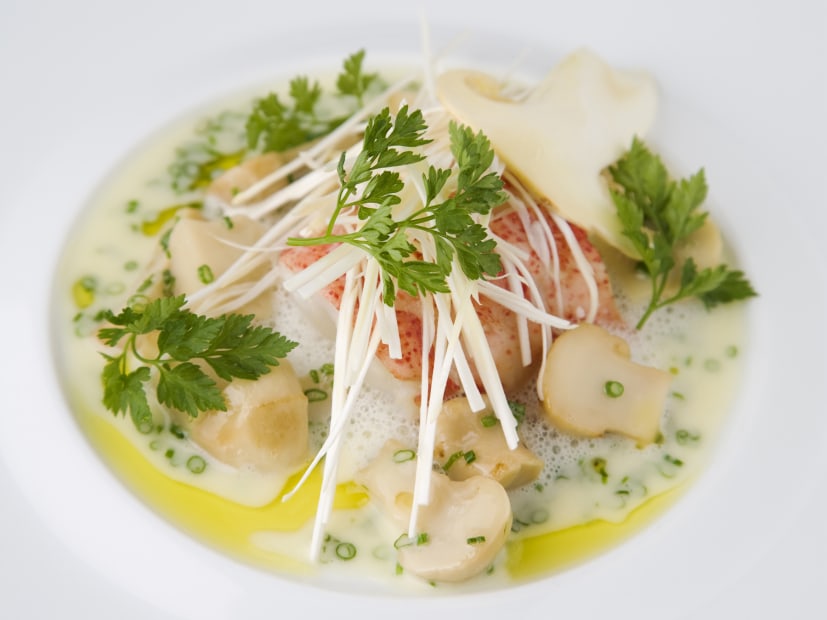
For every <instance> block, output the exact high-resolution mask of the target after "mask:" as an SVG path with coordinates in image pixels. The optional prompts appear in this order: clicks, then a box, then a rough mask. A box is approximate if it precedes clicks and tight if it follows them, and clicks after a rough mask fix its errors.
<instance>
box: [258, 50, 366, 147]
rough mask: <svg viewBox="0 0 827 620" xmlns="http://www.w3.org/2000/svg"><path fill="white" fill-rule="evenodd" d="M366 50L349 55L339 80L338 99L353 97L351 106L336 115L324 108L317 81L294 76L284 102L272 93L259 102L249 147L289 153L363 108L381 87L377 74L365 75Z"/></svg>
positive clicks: (337, 84) (337, 83) (346, 106)
mask: <svg viewBox="0 0 827 620" xmlns="http://www.w3.org/2000/svg"><path fill="white" fill-rule="evenodd" d="M364 59H365V52H364V50H360V51H358V52H356V53H355V54H352V55H350V56H348V57H347V58H346V59H345V61H344V64H343V67H342V72H341V73H340V74H339V76H338V77H337V79H336V88H337V93H336V94H337V95H338V96H340V97H341V96H348V97H352V100H351V101H350V102H349V103H350V105H344V106H339V108H343V109H337V111H336V112H333V111H331V110H329V109H327V108H331V107H332V106H324V105H323V102H324V98H325V93H324V91H323V90H322V87H321V86H320V85H319V83H318V82H312V83H311V82H310V80H309V79H308V78H307V77H306V76H301V75H300V76H296V77H294V78H293V79H292V80H291V81H290V84H289V87H288V93H287V94H288V97H287V98H286V99H282V98H281V97H279V95H278V94H276V93H269V94H268V95H267V96H266V97H263V98H262V99H259V100H257V101H256V102H255V103H254V104H253V109H252V111H251V113H250V115H249V117H248V118H247V122H246V124H245V130H246V136H247V146H248V148H250V149H260V150H262V151H277V152H281V151H286V150H288V149H291V148H293V147H296V146H299V145H301V144H304V143H306V142H309V141H311V140H315V139H316V138H319V137H321V136H324V135H327V134H328V133H330V132H331V131H333V130H334V129H335V128H336V127H338V126H339V125H341V124H342V123H343V122H344V120H345V119H346V118H347V117H348V116H350V115H351V114H353V113H354V112H355V111H356V110H357V109H359V108H361V107H362V106H363V103H364V96H365V94H366V93H367V92H368V90H369V89H370V87H371V86H372V85H374V84H379V83H380V80H379V76H378V75H377V74H376V73H365V72H364V69H363V63H364Z"/></svg>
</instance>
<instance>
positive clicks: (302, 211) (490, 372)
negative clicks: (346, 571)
mask: <svg viewBox="0 0 827 620" xmlns="http://www.w3.org/2000/svg"><path fill="white" fill-rule="evenodd" d="M423 115H424V116H425V119H426V122H427V125H428V127H429V128H430V129H429V131H430V132H431V134H430V135H429V134H426V137H427V138H432V139H433V141H432V142H430V143H429V144H428V145H425V146H423V147H421V148H420V149H419V150H420V152H421V153H423V154H424V155H425V156H426V157H427V162H425V163H422V162H420V163H414V164H409V165H406V166H401V167H398V168H395V170H396V171H398V172H399V174H400V178H401V180H402V181H403V182H404V184H405V189H403V191H402V192H400V193H399V197H400V202H399V204H397V205H395V206H394V218H395V219H397V221H399V220H401V219H404V218H405V217H406V216H408V215H410V214H412V213H414V212H416V211H418V210H419V209H421V208H422V207H423V203H424V200H425V189H424V185H423V181H422V174H423V172H424V171H425V169H426V166H427V164H431V163H434V165H436V166H439V167H448V166H451V167H455V166H456V164H455V163H454V162H453V157H452V155H451V151H450V147H451V145H450V140H448V138H447V125H448V120H449V116H448V114H447V112H446V111H445V110H444V109H443V108H441V107H439V106H433V105H431V106H425V107H424V109H423ZM349 126H350V127H356V126H359V125H358V124H355V123H352V124H350V125H349ZM360 146H361V145H359V144H357V145H356V146H354V147H351V148H350V149H348V151H347V153H348V155H347V158H346V162H348V161H352V160H351V158H352V157H356V155H357V154H358V151H359V147H360ZM336 159H338V158H336ZM317 163H320V165H319V166H318V167H317V168H315V169H313V170H311V171H310V172H308V173H307V175H306V176H305V177H304V178H303V179H301V180H300V181H298V182H297V183H296V184H295V187H293V188H292V189H291V188H290V186H287V188H285V189H283V190H280V191H278V192H276V193H275V194H273V196H271V197H270V198H266V199H265V200H264V201H263V202H262V203H259V205H258V206H253V208H252V209H251V210H249V211H247V215H250V216H255V217H259V218H267V220H268V221H270V222H271V228H270V230H269V231H268V232H266V233H265V234H264V235H263V236H262V238H261V239H260V240H259V242H258V243H256V244H255V246H254V247H253V248H250V249H249V250H248V251H247V252H245V253H244V255H243V256H242V257H241V258H239V260H238V261H236V263H235V264H234V265H233V266H231V267H230V268H229V269H228V270H227V272H225V273H224V274H223V275H222V276H221V277H220V278H218V279H217V281H216V282H214V283H213V285H212V288H213V289H221V288H226V287H228V286H231V285H233V284H234V281H235V280H236V278H237V277H240V275H242V274H245V273H249V271H250V270H251V269H253V268H255V266H257V265H260V264H261V263H262V261H271V260H272V259H273V256H274V253H275V254H278V252H280V251H281V250H282V249H284V248H285V247H286V245H285V244H286V239H287V238H288V237H291V236H302V235H303V236H313V235H314V234H318V231H319V230H322V229H324V228H325V225H326V224H327V222H328V221H329V218H330V216H331V214H332V212H333V209H334V207H335V205H336V194H337V192H338V186H337V184H333V185H334V186H333V187H332V186H331V181H330V179H331V175H330V171H331V170H333V169H334V168H335V164H336V160H331V161H329V162H317ZM492 169H493V170H494V171H496V172H497V173H498V174H500V175H502V174H503V173H504V171H503V170H502V168H501V166H500V165H499V163H498V162H497V161H496V160H495V161H494V163H493V165H492ZM274 174H275V175H278V174H283V172H279V171H276V173H274ZM297 190H301V191H297ZM360 191H361V190H360ZM453 191H455V185H453V186H452V185H451V184H450V183H449V184H447V185H446V186H445V187H444V188H443V190H442V192H443V196H442V197H440V199H441V200H444V199H447V198H448V197H449V196H450V194H451V192H453ZM510 191H511V192H512V193H511V196H512V200H513V202H514V204H513V205H512V206H511V207H508V208H512V209H515V211H516V212H517V213H518V215H519V216H520V220H521V222H523V226H524V227H525V228H526V232H527V234H528V233H529V227H531V226H533V221H534V220H538V219H539V220H540V221H543V222H544V219H543V218H542V217H539V218H538V217H537V215H538V213H539V209H540V207H539V206H538V205H537V204H536V202H534V201H532V200H530V196H528V193H527V192H525V190H523V189H522V186H521V185H520V184H519V183H517V182H516V181H514V182H513V183H512V184H511V190H510ZM257 192H258V190H257V191H256V193H257ZM251 195H252V194H251ZM284 207H288V208H287V209H284ZM233 208H235V207H233ZM320 208H321V209H323V210H324V211H323V212H321V213H320ZM274 209H281V210H283V211H284V212H283V213H282V214H281V215H280V217H279V218H276V219H272V218H273V212H274V211H273V210H274ZM530 213H533V214H534V217H533V218H532V217H529V214H530ZM489 218H490V214H489V215H488V216H477V221H478V222H479V223H480V224H482V225H483V226H487V225H488V220H489ZM555 224H556V225H558V226H560V227H561V230H562V231H563V235H564V238H565V239H566V241H567V243H570V244H573V245H576V243H577V242H576V239H574V237H573V234H572V233H571V232H570V231H569V232H568V234H566V229H565V228H564V226H565V223H564V222H562V223H560V222H556V221H555ZM362 225H363V222H362V221H361V220H359V219H358V218H357V217H355V214H354V213H351V212H350V211H347V210H345V211H343V212H342V213H341V214H340V216H339V217H338V218H337V220H336V228H337V229H341V230H342V231H343V232H344V233H345V234H347V233H350V232H353V231H357V230H359V228H360V227H361V226H362ZM543 225H545V226H546V228H542V227H541V228H540V229H539V232H538V231H537V230H533V232H532V233H531V234H530V235H528V236H529V238H530V244H531V246H532V249H534V251H535V252H536V253H537V255H538V256H550V257H554V260H553V261H552V262H554V263H559V261H557V250H556V247H555V246H554V237H553V235H552V234H551V232H550V230H548V225H547V224H543ZM541 226H542V225H541ZM407 234H408V235H409V239H410V240H411V242H412V243H413V244H414V245H415V246H416V247H417V249H418V251H419V252H420V254H421V257H422V259H423V260H426V261H434V260H435V258H436V255H437V250H436V245H435V241H434V237H433V235H431V234H430V233H428V232H427V231H423V230H416V229H409V230H408V231H407ZM498 242H499V245H498V248H499V250H498V251H499V253H500V254H501V258H502V262H503V265H504V267H505V274H504V277H505V284H506V286H498V285H497V284H495V283H492V282H487V281H484V280H478V281H472V280H470V279H469V278H468V277H467V276H465V274H464V273H463V271H462V269H461V268H460V266H459V263H458V259H457V258H456V257H455V258H454V259H453V260H454V268H453V270H452V272H451V273H450V275H449V276H448V280H447V281H448V285H449V292H447V293H432V294H428V295H426V296H423V297H422V299H421V301H420V305H421V309H422V317H421V318H422V360H421V367H422V375H421V380H420V389H421V394H420V396H421V404H420V407H421V408H420V434H419V441H418V450H417V452H418V459H417V475H416V481H415V486H414V492H413V496H414V499H413V506H412V512H411V520H410V523H409V534H410V535H415V534H416V533H417V518H418V514H419V509H420V507H421V506H424V505H427V504H428V503H429V502H430V480H431V472H432V466H433V452H434V443H435V436H436V425H437V421H438V419H439V415H440V412H441V410H442V403H443V400H444V397H445V393H446V389H447V385H448V382H449V380H457V381H458V383H459V387H460V389H461V390H462V391H463V392H464V393H465V395H466V397H467V398H468V400H469V403H470V405H471V407H472V409H473V410H474V411H479V410H481V409H483V408H484V407H485V401H484V399H483V396H482V393H483V392H484V393H485V394H486V396H487V398H488V401H489V402H490V405H491V407H492V409H493V411H494V413H495V415H496V416H497V418H498V419H499V420H500V427H501V429H502V431H503V433H504V436H505V439H506V442H507V444H508V445H509V446H510V447H511V448H516V447H517V445H518V443H519V436H518V435H517V422H516V420H515V418H514V416H513V413H512V411H511V407H510V405H509V403H508V400H507V397H506V394H505V390H504V388H503V385H502V382H501V380H500V377H499V373H498V371H497V367H496V364H495V360H494V356H493V353H492V351H491V349H490V347H489V346H488V342H487V338H486V334H485V329H484V327H483V325H482V324H481V322H480V318H479V316H478V314H477V312H476V309H475V303H476V302H477V301H478V300H479V298H480V296H484V297H487V298H488V299H489V300H491V301H493V302H495V303H498V304H501V305H502V306H504V307H506V308H508V309H509V310H511V311H513V313H514V314H515V315H516V317H517V320H518V321H519V322H520V323H521V324H522V327H521V329H520V332H521V334H522V336H521V345H520V347H521V359H522V362H523V363H524V364H531V363H532V362H533V361H534V360H532V359H531V349H530V347H529V345H528V323H529V322H531V323H535V324H538V325H539V326H540V327H541V330H542V334H543V352H544V354H545V351H546V350H547V348H548V346H549V344H550V339H551V328H559V329H566V328H568V327H571V324H570V323H569V322H568V321H566V320H564V319H561V318H559V317H557V316H555V315H554V314H552V313H550V312H549V311H548V310H547V309H546V307H545V302H544V300H543V299H542V296H541V295H540V292H539V288H538V286H537V285H536V283H535V282H534V281H533V277H532V275H531V271H530V270H529V268H528V266H527V264H526V261H527V260H528V259H529V256H528V255H527V253H526V252H525V251H524V250H521V249H519V248H518V247H516V246H513V245H511V244H509V243H507V242H506V241H504V240H498ZM573 249H574V247H573ZM577 250H579V248H577ZM577 254H578V252H577V251H575V255H577ZM579 255H580V256H581V257H583V255H582V252H580V253H579ZM577 264H578V266H580V269H581V273H582V275H583V277H584V278H586V280H587V281H589V279H591V281H592V284H589V285H588V286H589V287H590V290H591V288H595V290H596V285H595V284H593V280H594V277H593V274H591V270H590V266H589V264H588V262H587V261H585V257H583V261H582V263H581V261H578V262H577ZM555 269H557V273H559V265H557V266H556V267H555ZM273 273H274V274H278V273H279V272H278V271H277V270H274V271H273ZM382 276H383V274H382V273H381V269H380V267H379V263H378V262H377V261H376V260H375V259H373V258H372V257H371V256H370V255H369V254H367V253H366V252H365V251H363V250H362V249H360V248H357V247H355V246H352V245H349V244H341V245H338V246H335V247H334V248H333V249H332V250H331V251H330V252H329V253H327V254H326V255H324V256H323V257H322V258H320V259H319V260H317V261H316V262H315V263H313V264H312V265H310V266H309V267H307V268H306V269H304V270H302V271H300V272H297V273H295V274H293V275H292V276H290V277H288V278H287V279H286V280H285V281H284V283H283V286H284V287H285V289H286V290H288V291H292V292H294V293H295V294H298V295H300V296H302V297H310V296H312V295H314V294H316V293H318V292H319V291H321V290H322V289H324V288H325V287H327V286H328V285H330V284H332V283H333V282H335V281H338V280H340V279H341V278H344V290H343V292H342V295H341V301H340V307H339V313H338V317H337V329H336V341H335V347H336V351H335V356H334V368H335V375H336V380H335V381H334V382H333V389H332V393H331V417H330V432H329V434H328V436H327V438H326V439H325V441H324V443H323V445H322V446H321V448H320V450H319V451H318V453H317V454H316V455H315V457H314V459H313V461H312V463H311V464H310V466H309V467H308V469H307V471H306V472H305V474H304V475H303V477H302V478H301V480H300V481H299V483H298V485H297V487H296V489H297V488H298V487H299V486H301V485H302V484H303V483H304V482H305V481H306V479H307V477H308V476H309V475H310V473H311V472H312V471H313V469H314V468H315V467H317V466H318V465H319V464H320V463H321V462H322V461H324V468H323V477H322V489H321V496H320V498H319V506H318V510H317V513H316V520H315V523H314V528H313V541H312V549H311V556H312V557H313V558H317V557H318V554H319V552H320V549H321V544H322V541H323V538H324V533H325V528H326V525H327V522H328V519H329V516H330V512H331V510H332V506H333V498H334V495H335V490H336V485H337V482H338V476H337V468H338V457H339V454H340V450H341V447H342V442H343V441H344V437H345V435H346V433H345V428H346V426H347V423H348V420H349V419H350V417H351V416H352V415H353V414H354V407H355V403H356V398H357V397H358V395H359V393H360V390H361V388H362V386H363V384H364V381H365V377H366V375H367V372H368V368H369V366H370V364H371V363H373V360H374V359H375V355H376V351H377V350H378V347H379V346H380V345H383V344H384V345H386V346H387V347H388V353H389V355H390V356H391V357H393V358H397V359H399V358H401V357H402V354H403V351H402V349H401V339H400V335H399V327H398V325H397V322H396V313H395V310H394V309H393V308H391V307H388V306H386V305H385V304H384V303H382V281H383V280H382ZM273 277H278V275H274V276H273ZM268 279H269V276H268ZM259 286H260V285H259ZM557 286H558V288H559V275H558V276H557ZM255 290H259V289H258V286H255ZM212 292H214V291H212ZM250 294H252V287H251V290H250V291H247V293H246V294H245V293H244V292H243V291H242V292H239V293H237V294H236V293H234V294H233V296H235V297H236V298H237V299H247V298H249V295H250ZM206 295H207V293H206V292H201V293H200V297H201V298H200V299H195V301H197V302H200V303H207V300H208V299H210V298H209V297H206ZM230 303H232V300H226V299H225V300H224V301H223V302H220V305H221V306H222V307H227V306H228V304H230ZM594 305H595V304H592V306H594ZM595 311H596V310H595V309H594V307H592V308H590V314H591V315H592V316H593V314H594V312H595ZM431 360H433V361H432V362H431ZM472 366H473V368H474V369H475V371H476V376H475V373H474V372H472ZM296 489H293V490H291V491H290V492H289V493H288V494H287V495H285V496H284V499H288V498H289V497H291V496H292V494H293V493H295V490H296Z"/></svg>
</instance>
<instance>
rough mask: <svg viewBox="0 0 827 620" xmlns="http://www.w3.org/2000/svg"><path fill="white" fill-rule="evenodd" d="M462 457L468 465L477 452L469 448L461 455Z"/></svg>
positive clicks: (474, 458) (475, 458) (474, 459)
mask: <svg viewBox="0 0 827 620" xmlns="http://www.w3.org/2000/svg"><path fill="white" fill-rule="evenodd" d="M462 458H464V459H465V462H466V463H468V464H469V465H470V464H471V463H473V462H474V461H476V460H477V453H476V452H474V451H473V450H469V451H468V452H466V453H465V454H463V455H462Z"/></svg>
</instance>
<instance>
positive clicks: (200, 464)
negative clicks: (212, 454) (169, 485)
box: [187, 454, 207, 474]
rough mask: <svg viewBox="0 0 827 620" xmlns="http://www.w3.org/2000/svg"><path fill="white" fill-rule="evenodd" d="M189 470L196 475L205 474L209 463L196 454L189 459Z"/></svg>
mask: <svg viewBox="0 0 827 620" xmlns="http://www.w3.org/2000/svg"><path fill="white" fill-rule="evenodd" d="M187 469H189V470H190V471H191V472H192V473H194V474H201V473H204V470H205V469H207V461H205V460H204V458H203V457H201V456H198V455H197V454H195V455H193V456H191V457H189V458H188V459H187Z"/></svg>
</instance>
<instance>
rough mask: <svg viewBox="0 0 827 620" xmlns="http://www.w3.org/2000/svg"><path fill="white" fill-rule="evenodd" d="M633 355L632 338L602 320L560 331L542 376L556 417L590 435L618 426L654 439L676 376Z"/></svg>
mask: <svg viewBox="0 0 827 620" xmlns="http://www.w3.org/2000/svg"><path fill="white" fill-rule="evenodd" d="M629 357H630V351H629V345H628V344H627V343H626V341H625V340H623V339H622V338H620V337H618V336H614V335H612V334H610V333H609V332H608V331H606V330H605V329H603V328H602V327H598V326H597V325H592V324H583V325H580V326H578V327H576V328H575V329H573V330H570V331H568V332H564V333H563V334H562V335H560V336H559V337H558V338H557V339H556V340H555V342H554V344H553V345H552V346H551V350H550V351H549V353H548V357H547V359H546V367H545V371H544V374H543V376H542V381H543V406H544V408H545V412H546V414H547V416H548V418H549V419H550V420H551V422H552V423H554V424H555V425H556V426H558V427H559V428H562V429H564V430H566V431H570V432H573V433H576V434H578V435H585V436H587V437H596V436H598V435H602V434H604V433H606V432H616V433H620V434H622V435H626V436H628V437H631V438H632V439H635V440H637V442H638V443H639V444H641V445H643V444H647V443H651V442H652V441H654V440H655V439H656V438H657V436H658V432H659V431H660V418H661V414H662V413H663V409H664V404H665V402H666V397H667V394H668V392H669V385H670V383H671V381H672V376H671V375H670V374H669V373H668V372H666V371H663V370H659V369H657V368H652V367H649V366H643V365H640V364H637V363H635V362H633V361H631V360H630V359H629Z"/></svg>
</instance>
